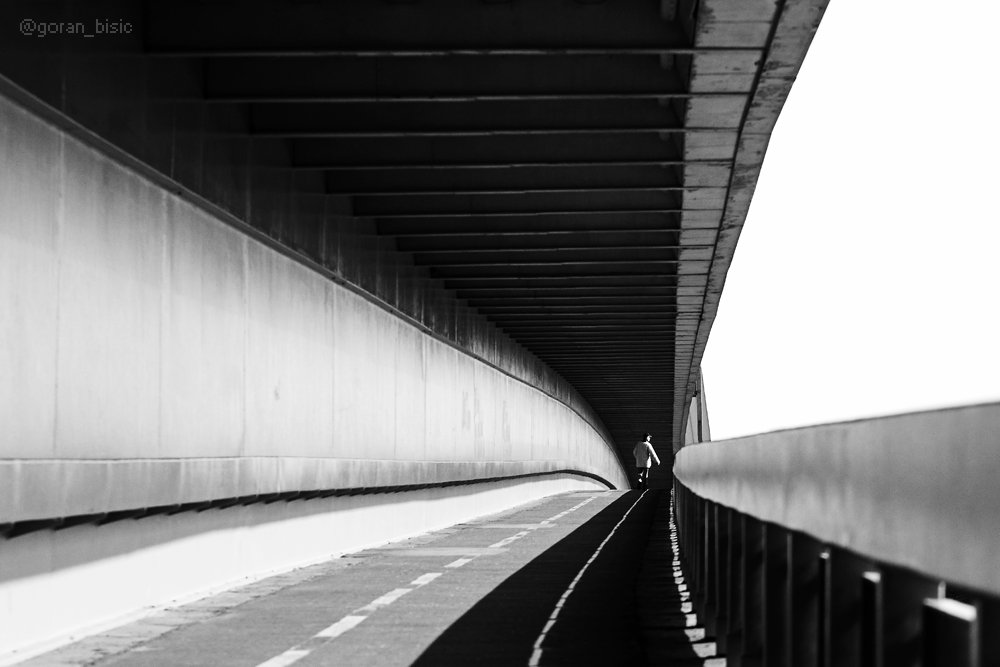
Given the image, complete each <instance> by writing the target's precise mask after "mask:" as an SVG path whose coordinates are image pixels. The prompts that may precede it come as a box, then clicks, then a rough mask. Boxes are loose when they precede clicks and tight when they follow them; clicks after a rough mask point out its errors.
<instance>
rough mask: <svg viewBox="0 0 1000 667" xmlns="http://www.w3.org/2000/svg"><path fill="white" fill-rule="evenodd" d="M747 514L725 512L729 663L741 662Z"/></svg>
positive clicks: (738, 664)
mask: <svg viewBox="0 0 1000 667" xmlns="http://www.w3.org/2000/svg"><path fill="white" fill-rule="evenodd" d="M748 521H750V517H748V516H747V515H746V514H741V513H739V512H736V511H734V510H730V512H729V549H730V559H729V602H728V604H727V607H728V609H729V630H728V631H727V633H726V650H725V653H726V657H727V663H726V664H727V665H729V666H730V667H741V666H742V665H743V659H742V657H743V626H744V623H745V612H746V604H745V602H744V600H745V598H746V565H745V562H746V554H747V534H746V525H747V522H748Z"/></svg>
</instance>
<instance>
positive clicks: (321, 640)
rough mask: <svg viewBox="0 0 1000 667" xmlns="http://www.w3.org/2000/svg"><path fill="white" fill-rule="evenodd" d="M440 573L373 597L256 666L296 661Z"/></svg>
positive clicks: (274, 666) (280, 665)
mask: <svg viewBox="0 0 1000 667" xmlns="http://www.w3.org/2000/svg"><path fill="white" fill-rule="evenodd" d="M442 574H444V573H443V572H428V573H427V574H422V575H420V576H419V577H417V578H416V579H414V580H413V581H412V582H410V586H412V587H413V588H395V589H393V590H391V591H389V592H388V593H386V594H385V595H382V596H379V597H377V598H375V599H374V600H372V601H371V602H369V603H368V604H366V605H365V606H363V607H359V608H358V609H355V610H354V612H353V613H351V614H348V615H347V616H345V617H343V618H342V619H340V620H339V621H337V622H336V623H334V624H333V625H331V626H328V627H326V628H324V629H322V630H320V631H319V632H317V633H316V634H315V635H313V636H312V637H310V638H309V639H307V640H306V641H304V642H302V643H300V644H297V645H295V646H293V647H292V648H290V649H288V650H287V651H285V652H284V653H281V654H279V655H276V656H274V657H273V658H271V659H270V660H265V661H264V662H262V663H260V664H259V665H257V667H288V665H291V664H293V663H295V662H298V661H299V660H301V659H302V658H304V657H306V656H307V655H309V654H310V653H312V652H313V651H315V650H316V649H317V648H319V647H321V646H323V645H324V644H326V643H327V642H329V641H332V640H334V639H336V638H337V637H339V636H341V635H342V634H344V633H345V632H347V631H348V630H351V629H353V628H356V627H358V626H359V625H361V623H363V622H364V620H365V619H367V618H368V616H369V615H370V614H371V613H372V612H374V611H376V610H378V609H380V608H382V607H388V606H389V605H391V604H392V603H393V602H395V601H396V600H398V599H399V598H401V597H403V596H404V595H406V594H407V593H410V592H412V591H414V590H416V588H419V587H420V586H426V585H427V584H429V583H431V582H432V581H434V580H435V579H437V578H438V577H440V576H441V575H442Z"/></svg>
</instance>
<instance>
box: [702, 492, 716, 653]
mask: <svg viewBox="0 0 1000 667" xmlns="http://www.w3.org/2000/svg"><path fill="white" fill-rule="evenodd" d="M715 509H716V504H715V503H713V502H711V501H706V502H705V554H704V558H703V559H702V571H703V575H702V581H701V590H700V595H699V598H700V599H701V611H700V613H699V616H701V617H702V619H703V620H704V625H705V633H706V634H708V635H715V628H716V625H715V613H716V604H715V600H716V595H717V591H718V587H719V581H718V577H717V574H718V571H719V570H718V566H717V563H718V560H719V549H718V546H719V540H718V535H717V533H716V523H717V521H716V513H715Z"/></svg>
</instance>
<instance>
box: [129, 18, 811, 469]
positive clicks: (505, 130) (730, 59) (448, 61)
mask: <svg viewBox="0 0 1000 667" xmlns="http://www.w3.org/2000/svg"><path fill="white" fill-rule="evenodd" d="M785 4H789V5H791V4H794V3H791V2H788V3H782V2H779V0H753V1H751V2H748V1H747V0H703V1H701V2H697V1H694V0H678V1H672V0H663V1H661V0H618V1H608V2H600V3H593V2H585V1H582V0H580V1H577V2H564V1H562V0H532V1H531V2H525V1H518V0H510V1H508V2H472V1H467V0H438V1H433V0H421V1H413V2H370V1H368V0H349V1H345V2H338V3H329V4H322V3H295V4H282V3H273V2H263V1H256V2H248V3H240V4H239V7H238V9H239V12H238V13H234V11H233V10H234V7H235V5H229V4H227V3H221V4H220V3H195V2H181V3H176V2H166V1H165V0H164V1H151V2H150V3H149V6H148V8H147V30H146V33H145V35H144V48H145V50H146V52H147V53H148V54H149V55H151V56H152V57H154V58H156V59H159V61H160V62H162V63H164V66H167V67H169V66H171V65H172V64H174V63H176V62H178V59H188V60H191V61H197V62H198V63H200V67H201V71H202V76H203V81H204V90H203V96H202V97H201V98H200V100H199V101H202V102H207V103H209V105H210V106H211V107H212V108H213V109H216V110H220V112H225V110H227V109H233V108H236V109H239V110H240V111H241V112H242V113H244V114H245V115H246V117H247V118H248V120H249V127H250V128H251V129H250V131H251V132H252V133H253V135H254V136H257V137H260V138H261V139H262V140H278V141H282V142H284V144H285V145H286V146H287V150H288V153H289V154H290V156H291V168H292V169H293V170H296V171H301V172H308V173H317V172H318V173H321V174H322V176H323V181H324V183H325V187H326V191H327V192H328V193H330V194H331V195H342V196H349V197H351V198H352V207H353V211H354V213H355V215H358V216H361V217H366V218H371V219H373V220H374V221H375V223H376V226H377V229H378V232H379V233H380V234H382V235H384V236H387V237H392V238H394V239H395V240H396V243H397V246H398V249H399V250H400V252H403V253H408V254H410V255H411V256H412V258H413V260H414V261H415V262H416V263H417V264H419V265H423V266H426V267H429V269H430V271H431V274H432V275H433V276H434V277H436V278H439V279H441V280H443V281H444V284H445V286H446V287H447V288H449V289H451V290H454V292H455V294H456V297H457V298H459V299H463V300H465V301H467V303H468V304H469V305H471V306H473V307H475V308H476V309H478V310H479V311H480V312H481V313H483V314H484V315H485V316H487V317H488V318H490V319H491V320H493V321H494V322H495V323H496V324H497V325H499V326H500V327H502V328H503V329H504V330H506V331H507V332H508V333H509V334H510V335H512V336H513V337H514V338H516V339H517V340H518V341H519V342H520V343H521V344H523V345H524V346H526V347H527V348H529V349H530V350H532V351H533V352H534V353H535V354H537V355H538V356H539V357H540V358H541V359H543V360H544V361H546V362H547V363H548V364H549V365H550V366H551V367H552V368H553V369H555V370H556V371H558V372H559V373H561V374H562V375H563V376H564V377H566V378H567V379H568V380H569V381H570V382H572V383H573V384H574V385H575V386H576V388H577V389H578V390H579V391H580V392H581V394H582V395H583V396H584V397H585V398H587V400H589V401H590V402H591V404H592V405H593V406H594V408H595V409H596V410H597V411H598V413H599V414H600V415H601V417H602V419H603V420H604V422H605V424H606V425H607V426H608V427H609V429H610V431H611V433H612V435H613V437H614V438H615V440H616V441H617V443H618V445H619V447H620V448H621V452H622V458H623V460H624V461H628V456H627V451H628V449H629V447H630V445H631V443H632V442H633V441H634V440H635V437H636V435H637V431H640V430H650V431H654V432H657V433H658V434H659V435H662V436H667V435H668V434H669V435H671V436H672V437H673V439H674V442H675V443H677V442H679V440H680V433H681V429H682V427H683V414H684V409H685V406H686V404H687V399H688V397H689V395H690V393H691V391H692V387H693V386H695V384H696V378H695V377H694V375H695V373H696V368H697V365H698V363H699V360H700V354H701V349H702V348H703V345H704V338H705V336H707V330H708V327H709V325H710V323H711V319H712V317H714V303H716V302H717V292H718V291H719V290H721V282H720V281H721V279H724V275H725V268H726V267H727V266H728V261H729V259H730V258H731V254H732V249H733V248H732V245H730V246H727V247H726V248H724V249H722V254H723V256H722V257H721V261H717V260H720V257H719V253H720V248H719V247H718V244H717V241H718V238H719V231H720V227H721V226H722V224H723V218H724V214H725V213H726V209H727V201H729V200H731V199H732V196H733V194H734V193H733V188H732V180H731V179H732V176H733V167H734V163H736V162H738V157H739V156H738V153H739V148H740V138H741V132H742V130H743V126H744V123H745V120H746V117H747V111H748V105H749V104H750V100H751V97H752V95H753V94H754V92H755V90H756V87H757V85H758V84H759V82H760V79H761V73H762V69H763V65H764V62H765V52H766V50H767V49H768V48H769V46H770V44H771V41H772V40H773V38H774V35H775V29H776V26H777V21H778V17H779V15H780V14H781V13H782V12H783V11H784V8H785V7H784V6H785ZM813 27H814V26H813ZM779 107H780V103H779ZM776 113H777V111H776V110H774V115H776ZM761 156H762V152H761ZM748 185H749V190H750V191H752V188H753V182H752V180H751V181H750V182H749V184H747V183H746V182H744V183H742V185H741V187H742V188H743V189H744V190H746V188H747V186H748ZM744 214H745V210H744ZM735 219H738V222H740V223H741V222H742V217H741V216H740V214H739V212H738V211H737V212H736V213H735ZM720 267H721V271H722V273H721V278H720V277H719V276H718V275H716V276H715V286H714V287H713V286H711V285H710V282H711V281H710V278H711V277H712V274H713V271H714V272H715V273H716V274H718V272H719V269H720ZM713 290H714V291H715V295H714V298H707V297H708V296H709V293H710V292H713ZM706 304H708V306H709V307H708V309H707V310H706Z"/></svg>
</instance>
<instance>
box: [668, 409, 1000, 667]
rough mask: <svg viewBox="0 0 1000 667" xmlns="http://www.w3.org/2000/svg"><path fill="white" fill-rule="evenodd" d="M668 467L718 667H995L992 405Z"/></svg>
mask: <svg viewBox="0 0 1000 667" xmlns="http://www.w3.org/2000/svg"><path fill="white" fill-rule="evenodd" d="M674 473H675V495H676V503H677V506H676V512H677V517H678V524H679V532H680V541H681V548H682V552H683V553H684V558H685V560H686V561H687V566H688V571H689V574H690V577H691V579H692V581H691V589H692V590H693V591H695V595H694V600H695V606H696V609H697V610H698V612H699V615H700V616H702V617H703V618H704V619H705V622H706V625H707V626H708V630H709V631H710V632H714V634H715V635H716V636H717V640H718V642H719V644H720V647H721V648H722V649H723V650H725V652H726V653H727V655H728V656H729V663H728V664H730V665H734V664H736V665H769V666H772V665H785V666H794V667H799V666H800V665H823V666H825V665H844V666H848V665H850V666H856V665H881V666H885V667H889V666H903V665H906V666H915V665H924V667H930V666H934V665H942V666H943V665H948V666H949V667H958V666H962V665H978V666H983V667H985V666H988V665H998V664H1000V633H998V632H996V630H998V629H1000V485H998V479H997V477H998V474H1000V404H991V405H978V406H970V407H963V408H955V409H949V410H940V411H933V412H923V413H917V414H909V415H899V416H893V417H885V418H879V419H870V420H863V421H855V422H846V423H839V424H828V425H823V426H815V427H810V428H802V429H794V430H789V431H781V432H777V433H770V434H766V435H760V436H753V437H748V438H740V439H734V440H728V441H722V442H709V443H702V444H698V445H692V446H689V447H685V448H683V449H682V450H681V451H680V452H679V453H678V455H677V457H676V463H675V467H674Z"/></svg>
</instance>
